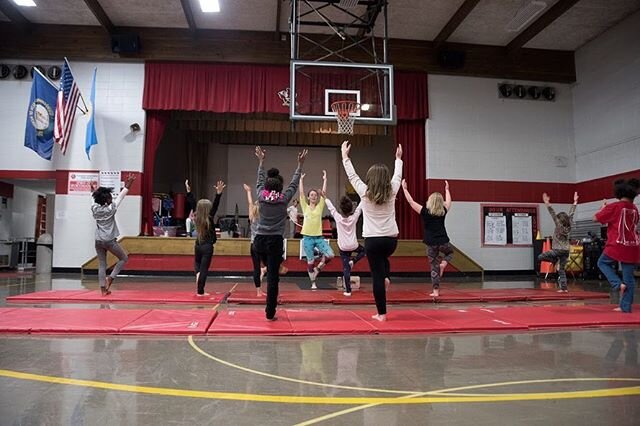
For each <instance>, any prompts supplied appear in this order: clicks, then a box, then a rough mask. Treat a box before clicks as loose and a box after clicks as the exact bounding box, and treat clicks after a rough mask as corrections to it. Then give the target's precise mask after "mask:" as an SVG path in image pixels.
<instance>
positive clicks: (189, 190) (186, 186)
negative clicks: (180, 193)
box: [184, 179, 191, 192]
mask: <svg viewBox="0 0 640 426" xmlns="http://www.w3.org/2000/svg"><path fill="white" fill-rule="evenodd" d="M184 188H185V189H186V190H187V192H191V184H190V183H189V179H186V180H185V181H184Z"/></svg>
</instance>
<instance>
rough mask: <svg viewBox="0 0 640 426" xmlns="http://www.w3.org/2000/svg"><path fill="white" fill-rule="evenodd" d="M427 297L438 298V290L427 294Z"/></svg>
mask: <svg viewBox="0 0 640 426" xmlns="http://www.w3.org/2000/svg"><path fill="white" fill-rule="evenodd" d="M429 296H431V297H438V296H440V290H433V291H432V292H431V293H430V294H429Z"/></svg>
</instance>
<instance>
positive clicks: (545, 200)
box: [542, 192, 551, 204]
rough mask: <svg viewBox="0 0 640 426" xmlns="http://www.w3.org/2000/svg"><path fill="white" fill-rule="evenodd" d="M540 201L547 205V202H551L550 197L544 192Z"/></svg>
mask: <svg viewBox="0 0 640 426" xmlns="http://www.w3.org/2000/svg"><path fill="white" fill-rule="evenodd" d="M542 201H544V203H545V204H549V201H551V197H549V196H548V195H547V193H546V192H543V193H542Z"/></svg>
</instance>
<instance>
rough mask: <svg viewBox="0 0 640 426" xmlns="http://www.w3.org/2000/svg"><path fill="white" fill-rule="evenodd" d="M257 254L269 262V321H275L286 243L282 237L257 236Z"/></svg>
mask: <svg viewBox="0 0 640 426" xmlns="http://www.w3.org/2000/svg"><path fill="white" fill-rule="evenodd" d="M253 244H254V245H255V248H256V252H257V253H258V255H260V256H261V257H262V258H263V259H266V261H267V306H266V307H265V314H266V317H267V319H273V318H274V317H275V315H276V306H277V305H278V284H279V283H280V275H279V270H280V264H281V263H282V251H283V249H284V243H283V241H282V235H256V238H255V239H254V240H253Z"/></svg>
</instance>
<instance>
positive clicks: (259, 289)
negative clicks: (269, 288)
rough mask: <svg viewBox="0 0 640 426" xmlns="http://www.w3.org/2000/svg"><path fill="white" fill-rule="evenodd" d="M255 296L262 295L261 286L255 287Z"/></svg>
mask: <svg viewBox="0 0 640 426" xmlns="http://www.w3.org/2000/svg"><path fill="white" fill-rule="evenodd" d="M256 296H258V297H262V296H264V293H263V292H262V289H261V288H257V289H256Z"/></svg>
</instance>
